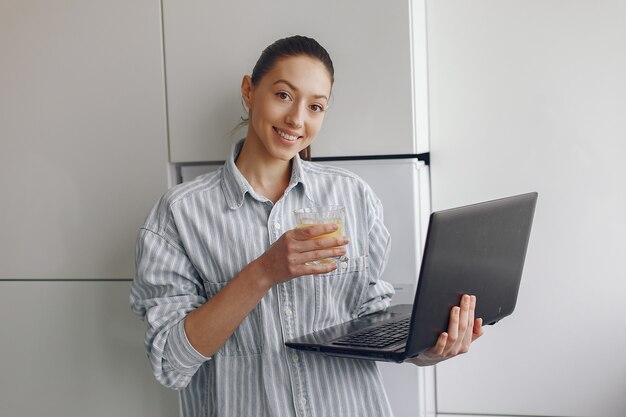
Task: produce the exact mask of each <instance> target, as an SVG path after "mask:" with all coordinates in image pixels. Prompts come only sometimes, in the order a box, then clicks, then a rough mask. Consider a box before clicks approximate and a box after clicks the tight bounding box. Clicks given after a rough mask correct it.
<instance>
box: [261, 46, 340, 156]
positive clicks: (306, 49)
mask: <svg viewBox="0 0 626 417" xmlns="http://www.w3.org/2000/svg"><path fill="white" fill-rule="evenodd" d="M301 55H305V56H308V57H311V58H317V59H319V61H320V62H321V63H322V64H324V66H325V67H326V70H327V71H328V74H329V75H330V85H331V86H332V85H333V83H334V82H335V69H334V67H333V61H332V60H331V59H330V55H329V54H328V52H327V51H326V49H324V47H323V46H322V45H320V44H319V43H318V42H317V41H316V40H315V39H313V38H308V37H306V36H301V35H295V36H290V37H288V38H283V39H279V40H277V41H276V42H274V43H273V44H271V45H270V46H268V47H267V48H265V49H264V50H263V52H262V53H261V56H260V57H259V59H258V60H257V62H256V65H255V66H254V68H253V69H252V75H251V76H250V77H251V78H252V84H254V85H257V84H258V83H259V81H261V78H263V76H264V75H265V74H267V73H268V72H269V71H270V70H271V69H272V68H273V67H274V65H275V64H276V61H278V60H279V59H281V58H288V57H293V56H301ZM300 157H301V158H302V159H305V160H309V161H310V160H311V147H310V146H307V147H306V148H305V149H303V150H301V151H300Z"/></svg>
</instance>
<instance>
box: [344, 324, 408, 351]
mask: <svg viewBox="0 0 626 417" xmlns="http://www.w3.org/2000/svg"><path fill="white" fill-rule="evenodd" d="M410 320H411V318H410V317H407V318H406V319H402V320H399V321H394V322H391V323H386V324H383V325H381V326H377V327H375V328H373V329H367V330H363V331H360V332H357V333H353V334H351V335H348V336H345V337H342V338H341V339H337V340H335V341H334V342H333V344H335V345H342V346H356V347H368V348H384V347H387V346H391V345H393V344H395V343H397V342H400V341H402V340H406V338H407V335H408V333H409V323H410Z"/></svg>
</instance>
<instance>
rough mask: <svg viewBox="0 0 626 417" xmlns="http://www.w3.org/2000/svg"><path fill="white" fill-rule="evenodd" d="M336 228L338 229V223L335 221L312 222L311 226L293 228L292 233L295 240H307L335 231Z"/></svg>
mask: <svg viewBox="0 0 626 417" xmlns="http://www.w3.org/2000/svg"><path fill="white" fill-rule="evenodd" d="M337 230H339V225H338V224H336V223H328V224H313V225H311V226H305V227H298V228H296V229H294V230H293V231H294V234H293V235H294V239H296V240H309V239H315V238H316V237H318V236H323V235H326V234H329V233H333V232H336V231H337Z"/></svg>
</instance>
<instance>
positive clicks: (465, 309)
mask: <svg viewBox="0 0 626 417" xmlns="http://www.w3.org/2000/svg"><path fill="white" fill-rule="evenodd" d="M470 304H471V299H470V296H469V295H467V294H464V295H463V297H461V305H460V313H459V336H458V339H457V344H456V345H457V347H460V346H462V345H463V343H464V342H465V337H466V332H467V330H468V329H467V321H468V319H469V310H470Z"/></svg>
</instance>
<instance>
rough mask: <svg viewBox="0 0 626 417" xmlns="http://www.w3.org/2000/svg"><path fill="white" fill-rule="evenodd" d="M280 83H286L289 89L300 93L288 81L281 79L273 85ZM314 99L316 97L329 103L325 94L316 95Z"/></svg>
mask: <svg viewBox="0 0 626 417" xmlns="http://www.w3.org/2000/svg"><path fill="white" fill-rule="evenodd" d="M278 83H284V84H287V86H288V87H289V88H291V89H292V90H293V91H296V92H297V91H298V88H297V87H296V86H295V85H293V84H291V83H290V82H289V81H287V80H283V79H280V80H278V81H276V82H274V84H273V85H276V84H278ZM313 97H314V98H323V99H325V100H326V101H328V97H326V96H325V95H324V94H316V95H314V96H313Z"/></svg>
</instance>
